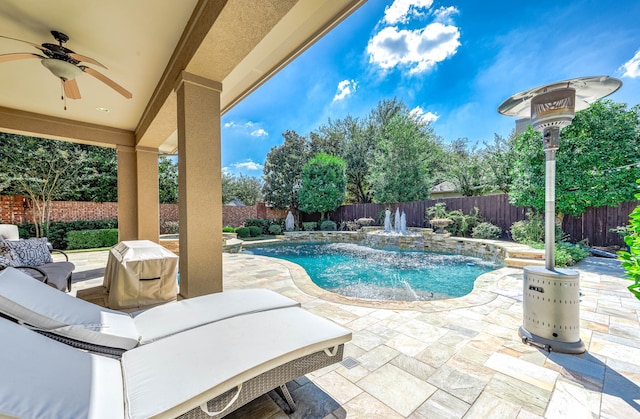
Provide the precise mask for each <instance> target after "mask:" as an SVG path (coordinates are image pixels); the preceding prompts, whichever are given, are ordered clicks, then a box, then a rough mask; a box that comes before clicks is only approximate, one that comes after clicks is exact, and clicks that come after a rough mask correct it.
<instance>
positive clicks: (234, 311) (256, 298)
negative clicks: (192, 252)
mask: <svg viewBox="0 0 640 419" xmlns="http://www.w3.org/2000/svg"><path fill="white" fill-rule="evenodd" d="M286 307H300V303H299V302H297V301H295V300H292V299H291V298H287V297H285V296H283V295H281V294H278V293H277V292H274V291H270V290H266V289H248V290H233V291H225V292H221V293H217V294H209V295H203V296H201V297H195V298H189V299H186V300H181V301H174V302H171V303H167V304H163V305H160V306H156V307H153V308H150V309H149V310H146V311H142V312H138V313H134V314H133V320H134V322H135V325H136V328H137V329H138V333H139V334H140V344H141V345H145V344H147V343H149V342H153V341H154V340H158V339H161V338H165V337H167V336H169V335H173V334H175V333H179V332H183V331H185V330H189V329H192V328H194V327H198V326H201V325H204V324H208V323H213V322H217V321H220V320H224V319H227V318H229V317H235V316H239V315H242V314H249V313H257V312H261V311H267V310H273V309H278V308H286Z"/></svg>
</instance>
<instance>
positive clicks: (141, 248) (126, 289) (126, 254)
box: [104, 240, 178, 309]
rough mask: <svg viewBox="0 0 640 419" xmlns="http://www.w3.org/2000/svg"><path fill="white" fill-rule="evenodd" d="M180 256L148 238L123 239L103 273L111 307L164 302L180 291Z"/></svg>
mask: <svg viewBox="0 0 640 419" xmlns="http://www.w3.org/2000/svg"><path fill="white" fill-rule="evenodd" d="M177 274H178V256H177V255H176V254H175V253H173V252H171V251H169V250H167V249H165V248H164V247H162V246H160V245H159V244H157V243H154V242H152V241H149V240H132V241H123V242H120V243H118V244H117V245H115V246H114V247H112V248H111V251H110V252H109V258H108V260H107V267H106V269H105V273H104V286H105V287H106V288H107V291H108V292H109V308H112V309H132V308H133V309H137V308H144V307H148V306H153V305H158V304H163V303H166V302H169V301H173V300H175V299H176V297H177V294H178V283H177Z"/></svg>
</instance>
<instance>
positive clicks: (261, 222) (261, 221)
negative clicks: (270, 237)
mask: <svg viewBox="0 0 640 419" xmlns="http://www.w3.org/2000/svg"><path fill="white" fill-rule="evenodd" d="M244 226H245V227H259V228H260V231H261V234H267V233H268V232H269V220H267V219H266V218H247V219H246V220H244Z"/></svg>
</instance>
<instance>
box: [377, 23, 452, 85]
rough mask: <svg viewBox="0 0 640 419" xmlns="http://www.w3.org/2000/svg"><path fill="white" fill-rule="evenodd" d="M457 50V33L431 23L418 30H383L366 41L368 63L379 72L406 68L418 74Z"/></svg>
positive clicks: (388, 28)
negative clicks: (376, 67) (380, 70)
mask: <svg viewBox="0 0 640 419" xmlns="http://www.w3.org/2000/svg"><path fill="white" fill-rule="evenodd" d="M459 46H460V30H459V29H458V28H457V27H456V26H453V25H444V24H442V23H440V22H435V23H431V24H429V25H427V26H426V27H424V28H422V29H416V30H407V29H401V30H399V29H398V28H397V27H395V26H389V27H386V28H383V29H382V30H380V32H378V33H377V34H376V35H374V36H373V38H371V39H370V40H369V45H368V46H367V53H368V54H369V62H370V63H374V64H377V65H379V66H380V67H381V68H383V69H390V68H393V67H396V66H406V67H409V69H410V70H409V72H410V73H411V74H414V73H422V72H424V71H428V70H430V69H432V68H433V67H434V66H435V65H436V64H437V63H439V62H441V61H444V60H445V59H447V58H448V57H451V56H453V55H454V54H455V53H456V52H457V50H458V47H459Z"/></svg>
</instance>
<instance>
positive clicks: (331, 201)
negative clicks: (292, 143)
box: [298, 153, 346, 220]
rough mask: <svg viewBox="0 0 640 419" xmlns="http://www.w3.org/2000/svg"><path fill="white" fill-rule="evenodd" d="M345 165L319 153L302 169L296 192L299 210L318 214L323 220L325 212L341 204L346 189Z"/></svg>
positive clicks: (337, 158)
mask: <svg viewBox="0 0 640 419" xmlns="http://www.w3.org/2000/svg"><path fill="white" fill-rule="evenodd" d="M345 167H346V163H345V161H344V160H342V159H341V158H339V157H335V156H329V155H328V154H324V153H319V154H317V155H316V156H314V157H312V158H311V159H309V161H307V163H306V164H305V165H304V167H303V168H302V178H301V186H300V190H299V192H298V201H299V205H300V206H299V209H300V210H302V211H304V212H306V213H313V212H319V213H320V219H321V220H324V217H325V214H326V213H327V211H333V210H335V209H336V208H337V207H339V206H340V204H342V201H343V200H344V193H345V187H346V179H345V175H344V170H345Z"/></svg>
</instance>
